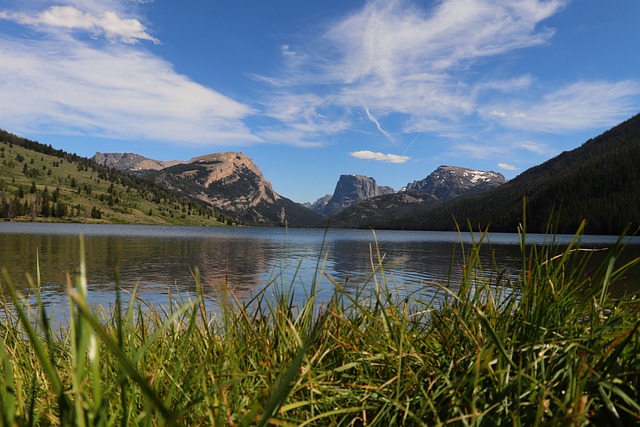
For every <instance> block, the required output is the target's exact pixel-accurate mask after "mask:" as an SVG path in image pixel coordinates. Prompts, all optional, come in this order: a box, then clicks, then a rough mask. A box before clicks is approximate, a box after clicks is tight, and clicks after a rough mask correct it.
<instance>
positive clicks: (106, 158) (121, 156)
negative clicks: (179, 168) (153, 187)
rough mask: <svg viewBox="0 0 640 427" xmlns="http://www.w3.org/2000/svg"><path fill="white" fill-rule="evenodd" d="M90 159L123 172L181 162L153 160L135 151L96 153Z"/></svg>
mask: <svg viewBox="0 0 640 427" xmlns="http://www.w3.org/2000/svg"><path fill="white" fill-rule="evenodd" d="M91 160H93V162H94V163H97V164H99V165H101V166H106V167H108V168H114V169H118V170H121V171H125V172H131V171H141V170H160V169H164V168H166V167H169V166H173V165H176V164H179V163H182V162H180V161H178V160H171V161H168V162H165V161H162V160H153V159H149V158H147V157H144V156H141V155H139V154H135V153H99V152H98V153H96V154H95V155H94V156H93V157H92V158H91Z"/></svg>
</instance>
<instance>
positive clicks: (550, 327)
mask: <svg viewBox="0 0 640 427" xmlns="http://www.w3.org/2000/svg"><path fill="white" fill-rule="evenodd" d="M483 239H484V237H483V238H481V239H480V241H477V242H474V243H473V244H471V245H469V247H466V248H463V255H462V256H463V257H464V272H463V278H462V281H461V283H460V286H459V288H457V289H455V290H453V289H449V288H447V287H444V286H439V285H428V286H434V287H436V288H438V289H439V292H440V297H439V298H438V299H437V300H435V299H434V300H433V301H423V300H417V299H414V298H412V296H411V295H406V294H403V295H400V296H397V295H399V294H397V293H396V296H395V297H394V296H393V295H392V293H395V292H396V290H397V289H396V288H395V286H393V284H392V282H391V280H390V279H389V277H390V276H389V275H388V272H387V271H386V265H385V263H384V262H383V259H384V257H383V256H382V255H381V254H380V253H379V252H378V251H377V248H373V250H372V257H371V259H372V267H373V272H372V275H371V278H370V280H369V281H367V282H366V283H364V284H361V286H360V287H359V288H358V289H359V290H355V291H354V290H353V288H349V289H350V290H349V291H348V292H347V290H346V286H345V285H346V284H345V283H338V282H334V281H332V280H331V278H328V279H327V280H329V281H331V282H332V284H333V286H335V292H334V294H333V296H332V297H331V299H330V300H329V301H328V302H327V303H326V304H324V306H322V307H321V306H319V304H316V302H315V296H316V284H315V283H314V284H311V286H310V287H311V289H310V290H309V297H308V299H307V301H308V302H307V303H306V304H304V305H301V306H300V305H296V304H295V303H294V301H296V300H297V298H294V295H292V292H291V291H290V290H288V289H280V288H281V286H280V285H278V284H277V283H274V284H271V285H270V287H267V288H266V290H265V291H263V292H262V293H260V294H259V295H258V296H257V297H256V298H255V299H254V300H252V301H251V302H249V303H247V304H242V303H239V302H238V301H237V300H234V299H233V297H232V296H228V295H221V296H220V298H219V300H220V301H223V302H222V303H221V304H222V306H221V308H220V310H219V311H217V312H216V313H214V314H211V313H208V312H207V308H206V307H207V304H206V301H205V296H204V293H202V294H200V295H199V296H198V297H197V298H195V299H193V300H191V301H184V300H179V299H177V301H176V302H177V304H174V305H171V306H169V307H168V308H166V309H154V308H153V307H149V306H146V305H145V304H144V302H141V301H139V300H138V299H137V298H136V296H135V294H134V295H130V296H128V297H127V298H128V302H123V301H121V296H122V295H121V294H120V292H118V293H117V299H116V303H115V306H114V307H111V308H108V309H106V308H101V307H89V306H88V305H87V303H86V293H87V288H86V277H85V276H86V275H85V273H84V271H83V265H84V263H83V262H82V261H81V263H80V274H79V275H78V277H76V278H71V277H70V278H69V305H70V314H69V316H70V317H69V327H68V329H67V328H65V329H64V330H62V331H60V330H59V329H56V328H52V327H51V325H50V324H49V321H48V319H47V313H46V312H45V310H44V309H43V305H42V303H41V302H40V303H38V304H35V306H34V307H30V306H28V305H27V304H26V303H25V302H24V300H22V299H21V296H20V295H19V294H18V293H17V292H16V291H15V288H14V286H13V282H12V279H11V278H10V277H9V275H8V274H7V272H6V271H4V272H3V279H2V280H3V285H6V288H7V289H9V294H10V296H11V298H12V302H11V303H6V304H5V305H4V308H5V312H4V314H3V316H2V317H3V319H2V320H1V321H0V334H1V335H0V336H1V341H0V360H1V364H0V394H1V397H2V398H1V405H0V417H1V422H2V424H3V425H103V426H108V425H131V426H133V425H154V426H155V425H254V424H258V425H278V426H287V425H367V426H373V425H381V426H388V425H429V426H432V425H516V426H518V425H522V426H535V425H559V426H564V425H586V424H594V425H614V426H615V425H619V426H626V425H635V424H638V423H640V405H639V404H638V401H637V396H638V391H639V389H640V356H639V355H640V336H639V333H640V330H639V329H640V315H639V312H640V303H639V302H638V300H637V299H636V298H627V299H625V300H622V301H615V300H611V299H610V298H609V296H608V294H609V289H610V287H611V286H615V282H616V280H618V279H619V278H620V277H621V276H622V275H623V274H624V273H625V271H627V270H628V269H629V268H631V267H632V266H633V265H635V264H636V261H638V260H636V261H634V262H632V263H629V264H626V265H623V266H617V265H616V259H617V258H618V256H619V254H620V251H621V250H622V248H621V246H622V245H618V246H617V247H616V248H614V249H612V250H610V251H609V255H608V257H607V259H606V260H605V262H604V263H603V264H602V265H601V266H600V267H599V268H596V269H592V268H591V267H588V265H587V261H588V259H589V256H590V254H591V252H589V251H588V250H583V249H581V248H580V244H579V242H580V235H579V234H578V235H577V236H576V238H575V239H574V241H573V242H572V243H571V245H569V247H566V248H562V249H559V248H558V247H557V246H556V245H554V244H553V242H551V243H549V244H548V245H544V246H542V247H536V246H534V247H532V248H531V249H527V246H526V245H525V235H524V233H523V234H522V263H523V269H522V271H523V273H521V275H520V276H519V278H518V279H514V280H510V279H509V278H508V276H507V275H506V274H500V272H495V274H490V273H493V272H487V271H483V269H482V267H481V263H480V261H479V251H480V248H481V246H483V245H486V243H484V242H483ZM28 280H30V281H31V282H32V285H33V286H34V288H37V286H38V281H39V280H38V278H36V279H35V280H31V279H30V278H29V277H28ZM196 280H198V277H197V275H196ZM425 286H427V285H425ZM272 295H275V296H272ZM227 301H228V302H227ZM32 324H36V325H37V326H32Z"/></svg>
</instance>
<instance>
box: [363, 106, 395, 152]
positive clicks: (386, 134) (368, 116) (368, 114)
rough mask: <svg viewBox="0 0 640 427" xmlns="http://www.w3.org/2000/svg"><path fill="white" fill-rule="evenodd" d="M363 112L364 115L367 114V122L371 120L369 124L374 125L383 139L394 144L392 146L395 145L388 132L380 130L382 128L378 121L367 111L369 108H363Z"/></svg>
mask: <svg viewBox="0 0 640 427" xmlns="http://www.w3.org/2000/svg"><path fill="white" fill-rule="evenodd" d="M364 111H365V113H367V118H368V119H369V120H371V122H372V123H373V124H375V125H376V128H377V129H378V131H379V132H380V133H381V134H383V135H384V136H385V138H387V139H388V140H389V141H391V142H392V143H394V144H395V141H394V140H393V138H392V137H391V135H390V134H389V132H387V131H386V130H384V129H382V126H381V125H380V122H379V121H378V119H376V118H375V117H374V116H373V115H372V114H371V112H370V111H369V108H368V107H366V106H365V107H364Z"/></svg>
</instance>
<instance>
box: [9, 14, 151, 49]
mask: <svg viewBox="0 0 640 427" xmlns="http://www.w3.org/2000/svg"><path fill="white" fill-rule="evenodd" d="M0 19H4V20H9V21H14V22H16V23H19V24H23V25H29V26H34V27H39V28H42V29H66V30H82V31H87V32H89V33H90V34H92V35H94V36H100V35H104V36H105V37H107V38H108V39H112V40H121V41H123V42H125V43H136V42H138V41H140V40H148V41H152V42H154V43H159V40H158V39H156V38H155V37H153V36H151V35H150V34H149V33H147V31H146V28H145V27H144V25H142V23H141V22H140V21H138V20H137V19H133V18H129V19H125V18H122V17H120V16H118V14H117V13H116V12H113V11H104V12H102V13H100V14H97V15H94V14H91V13H88V12H84V11H82V10H80V9H78V8H76V7H73V6H51V7H50V8H48V9H47V10H45V11H43V12H40V13H36V14H28V13H22V12H10V11H0Z"/></svg>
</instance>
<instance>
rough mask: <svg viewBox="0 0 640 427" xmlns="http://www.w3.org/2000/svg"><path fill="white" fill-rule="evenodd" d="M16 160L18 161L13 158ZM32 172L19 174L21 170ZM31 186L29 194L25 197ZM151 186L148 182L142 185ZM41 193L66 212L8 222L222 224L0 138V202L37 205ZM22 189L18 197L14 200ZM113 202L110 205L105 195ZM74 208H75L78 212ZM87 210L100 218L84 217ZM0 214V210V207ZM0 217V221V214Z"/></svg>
mask: <svg viewBox="0 0 640 427" xmlns="http://www.w3.org/2000/svg"><path fill="white" fill-rule="evenodd" d="M18 159H19V160H18ZM25 165H26V166H27V169H28V170H29V171H35V172H37V173H38V174H37V176H32V175H33V174H30V175H25V173H23V167H25ZM34 183H35V189H36V192H35V193H31V192H30V189H31V186H32V184H34ZM148 185H150V186H151V185H152V184H148ZM45 188H46V189H47V190H48V192H49V193H50V194H52V193H53V192H54V191H55V190H56V188H57V189H58V190H59V192H60V196H59V200H60V201H61V202H62V203H64V204H65V205H67V207H68V211H69V212H68V214H67V215H65V216H64V217H62V218H54V217H53V216H49V217H43V216H42V215H41V214H40V213H31V212H25V213H24V214H23V215H18V216H15V215H14V216H13V217H12V218H11V219H12V220H13V221H40V222H83V223H111V224H150V225H194V226H196V225H198V226H199V225H223V223H221V222H220V221H218V220H217V219H216V218H215V216H209V215H200V214H197V213H196V212H195V209H194V212H193V213H192V212H191V211H190V210H189V209H188V206H189V205H188V202H187V201H180V202H178V201H172V200H169V199H167V198H166V197H164V198H163V197H157V196H155V195H154V194H153V192H152V191H146V190H144V189H143V190H141V189H136V188H132V187H130V186H128V185H126V184H124V183H122V182H120V181H119V180H114V181H110V180H108V179H104V178H102V179H100V177H99V174H98V173H97V172H96V171H94V170H92V169H90V168H89V169H86V168H83V167H82V165H81V164H79V163H78V162H74V161H71V160H69V159H67V160H64V159H62V158H60V157H56V156H52V155H48V154H43V153H39V152H36V151H33V150H30V149H27V148H24V147H21V146H19V145H12V144H9V143H7V142H3V141H1V140H0V199H1V200H0V203H1V202H2V201H3V200H4V201H6V202H9V203H11V202H12V201H13V200H14V199H17V200H18V201H19V202H20V203H21V204H24V203H25V202H28V203H29V204H30V205H38V204H39V203H41V202H42V200H41V199H42V193H43V191H44V189H45ZM20 191H22V197H19V194H20ZM111 196H113V197H116V199H117V202H116V203H113V202H110V201H109V199H110V197H111ZM78 207H80V209H78ZM92 208H96V209H98V210H99V211H100V212H101V213H102V215H101V218H99V219H96V218H93V217H92V216H91V215H90V212H91V210H92ZM0 210H1V209H0ZM1 219H3V220H4V219H5V218H4V216H3V217H2V218H1Z"/></svg>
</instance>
